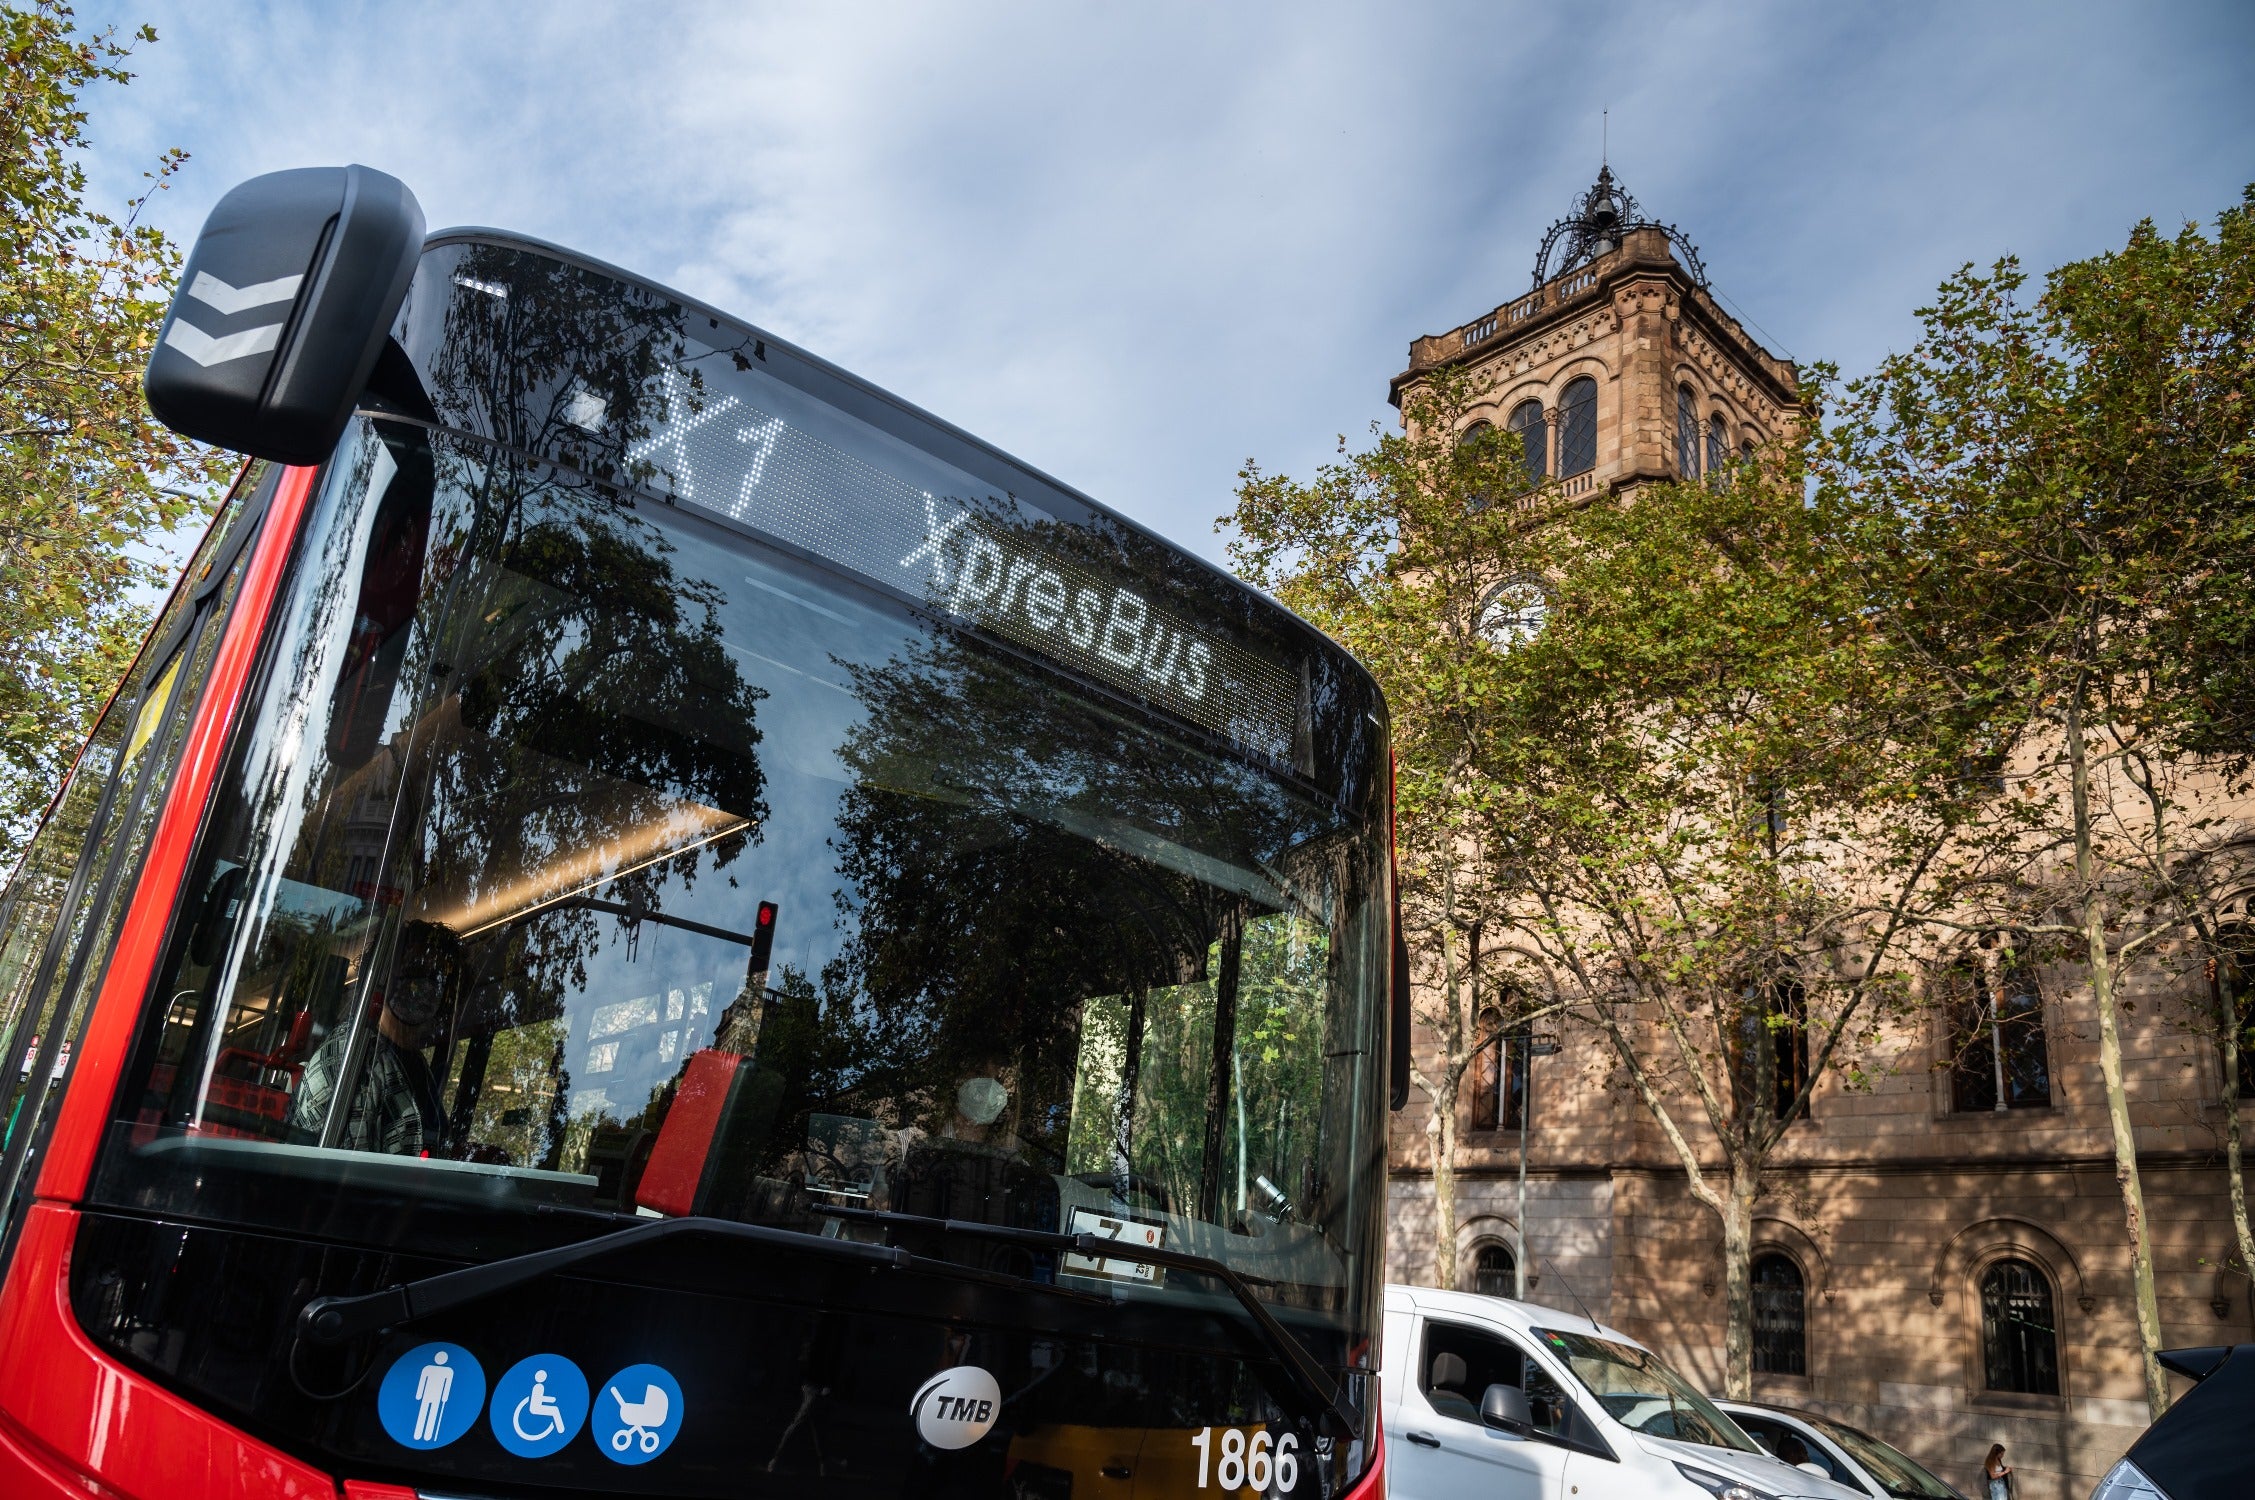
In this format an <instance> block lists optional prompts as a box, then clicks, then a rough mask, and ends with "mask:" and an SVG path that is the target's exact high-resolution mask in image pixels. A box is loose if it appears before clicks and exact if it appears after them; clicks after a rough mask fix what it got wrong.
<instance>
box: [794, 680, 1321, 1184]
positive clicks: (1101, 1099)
mask: <svg viewBox="0 0 2255 1500" xmlns="http://www.w3.org/2000/svg"><path fill="white" fill-rule="evenodd" d="M849 670H850V671H851V672H852V675H853V677H854V680H855V686H856V689H857V691H858V693H859V696H860V698H861V700H862V703H863V705H864V708H865V710H866V715H867V717H866V719H865V720H864V722H863V724H862V726H861V727H860V728H859V729H858V730H856V732H855V733H854V734H853V735H852V736H851V738H850V739H849V740H848V742H847V743H846V745H844V746H843V747H842V748H841V758H842V759H843V761H844V762H845V764H846V765H847V766H848V768H849V769H850V770H851V771H852V772H853V773H854V775H855V777H856V782H855V785H854V787H853V788H852V789H851V790H850V791H848V792H847V793H846V795H845V796H844V797H843V798H842V799H841V801H840V807H839V813H838V831H837V833H836V835H835V836H834V838H833V846H834V848H835V850H836V852H837V861H838V863H837V868H838V871H839V873H840V875H841V876H842V877H843V878H844V880H845V882H846V885H845V886H844V887H843V888H842V889H841V890H840V891H839V893H838V896H837V900H838V905H839V910H840V913H841V917H842V918H843V920H844V923H845V925H846V926H847V928H848V929H849V933H850V935H849V937H848V940H847V942H846V945H845V947H844V949H843V950H842V952H841V953H840V955H839V957H838V958H837V959H836V960H835V961H834V962H833V963H832V964H831V965H830V966H829V968H828V969H827V970H826V971H825V973H824V975H823V981H824V983H823V988H824V991H825V993H826V996H827V997H828V1004H827V1006H826V1008H825V1013H826V1015H828V1016H837V1017H841V1018H851V1022H852V1024H853V1025H855V1026H857V1027H860V1028H863V1029H865V1030H866V1032H867V1035H868V1037H869V1041H870V1049H869V1052H868V1054H867V1059H866V1064H865V1071H864V1072H863V1073H862V1075H861V1076H859V1077H850V1076H840V1077H839V1078H837V1080H836V1092H837V1094H838V1095H840V1096H843V1097H852V1098H857V1099H859V1100H861V1101H862V1102H861V1103H860V1104H859V1105H857V1106H852V1107H850V1108H849V1106H847V1105H844V1104H840V1105H837V1106H834V1107H836V1108H838V1109H839V1110H841V1111H842V1112H852V1113H862V1112H867V1113H873V1114H883V1115H885V1116H886V1117H888V1119H889V1121H890V1123H893V1124H897V1125H898V1126H900V1127H904V1128H909V1129H912V1130H915V1131H917V1132H921V1133H924V1134H928V1135H931V1136H949V1135H952V1136H955V1137H958V1138H968V1139H967V1140H965V1144H966V1145H967V1146H968V1145H986V1146H988V1147H990V1148H995V1149H1000V1148H1002V1147H1004V1146H1006V1147H1007V1149H1008V1150H1009V1151H1010V1152H1011V1153H1012V1154H1014V1155H1015V1156H1016V1157H1017V1158H1019V1159H1020V1160H1022V1161H1023V1162H1026V1163H1028V1164H1030V1165H1034V1166H1037V1167H1038V1168H1039V1169H1040V1170H1041V1171H1042V1172H1044V1173H1048V1174H1064V1175H1065V1176H1067V1177H1069V1178H1072V1179H1076V1180H1078V1181H1080V1182H1082V1183H1084V1184H1086V1185H1088V1186H1089V1188H1090V1189H1091V1194H1090V1197H1091V1200H1092V1201H1096V1202H1102V1201H1105V1200H1106V1199H1109V1198H1120V1199H1125V1200H1127V1201H1129V1202H1132V1203H1135V1204H1138V1205H1141V1206H1142V1207H1144V1208H1147V1209H1150V1210H1152V1211H1155V1212H1159V1213H1171V1214H1175V1215H1179V1216H1183V1217H1188V1218H1197V1219H1203V1220H1205V1221H1207V1222H1209V1223H1222V1222H1234V1221H1236V1220H1237V1219H1238V1218H1239V1217H1240V1215H1241V1213H1242V1211H1243V1210H1244V1209H1245V1208H1247V1207H1248V1206H1250V1207H1253V1208H1256V1209H1262V1210H1266V1211H1267V1212H1268V1213H1269V1216H1270V1217H1271V1219H1274V1218H1275V1217H1276V1216H1277V1214H1278V1212H1279V1205H1278V1202H1277V1200H1278V1199H1294V1198H1304V1197H1306V1196H1307V1195H1308V1194H1309V1190H1310V1189H1312V1188H1314V1187H1315V1186H1317V1174H1316V1173H1315V1172H1314V1170H1313V1162H1314V1158H1315V1151H1316V1145H1317V1139H1318V1132H1317V1128H1316V1127H1317V1122H1316V1121H1315V1120H1314V1119H1313V1118H1311V1117H1310V1116H1312V1114H1313V1112H1314V1110H1315V1102H1316V1101H1317V1100H1319V1099H1320V1098H1321V1096H1322V1087H1321V1077H1320V1074H1321V1048H1322V1035H1323V1031H1324V1026H1325V1008H1326V1005H1327V1002H1328V997H1329V995H1330V993H1331V990H1332V985H1331V975H1330V945H1329V942H1328V923H1329V921H1330V920H1331V919H1332V912H1333V903H1334V902H1335V901H1336V895H1335V891H1336V872H1335V871H1334V870H1333V869H1331V868H1330V865H1331V863H1332V860H1333V858H1334V855H1333V854H1320V853H1318V852H1316V851H1317V849H1318V848H1319V847H1328V848H1331V849H1333V850H1334V851H1335V850H1336V847H1337V846H1335V845H1333V846H1319V845H1313V844H1307V840H1308V836H1309V834H1310V833H1311V832H1312V831H1313V830H1312V823H1313V819H1312V817H1311V815H1309V814H1308V813H1306V812H1304V811H1301V810H1300V809H1298V808H1296V807H1295V806H1294V805H1293V804H1291V803H1289V802H1287V801H1286V800H1284V799H1283V798H1281V797H1280V796H1279V795H1278V793H1277V790H1276V788H1275V786H1274V784H1273V782H1271V781H1270V780H1269V779H1268V778H1267V777H1265V776H1264V775H1262V774H1261V773H1259V772H1257V771H1254V770H1252V769H1251V768H1249V767H1245V766H1242V765H1238V764H1235V763H1232V762H1229V761H1225V760H1221V759H1219V758H1214V757H1208V756H1203V755H1197V754H1194V753H1187V752H1186V751H1185V750H1184V748H1183V747H1182V745H1181V744H1180V743H1179V742H1173V741H1169V740H1166V739H1163V738H1161V737H1160V736H1158V735H1156V734H1154V733H1152V732H1151V731H1150V730H1149V729H1147V728H1145V727H1142V726H1139V725H1137V724H1135V723H1134V722H1133V721H1131V720H1129V719H1128V718H1126V717H1124V716H1117V715H1113V714H1109V713H1106V712H1103V711H1100V710H1098V709H1096V708H1094V707H1091V706H1089V705H1088V704H1086V703H1084V702H1081V701H1079V700H1077V699H1075V698H1072V697H1069V696H1068V695H1066V694H1064V693H1062V692H1060V691H1058V690H1057V689H1055V688H1054V687H1052V686H1050V685H1049V683H1048V681H1047V679H1046V678H1045V677H1043V676H1039V675H1035V674H1031V673H1029V672H1028V671H1027V670H1026V669H1025V668H1024V667H1023V666H1022V665H1020V664H1019V663H1017V662H1015V661H1011V660H1008V659H1006V658H998V657H995V656H990V655H988V654H986V653H985V652H984V651H982V650H980V649H978V648H975V647H972V646H970V645H968V644H967V643H964V642H961V641H960V640H956V639H949V638H941V639H936V640H935V641H934V642H933V643H932V644H931V645H930V646H928V647H927V648H926V649H925V650H924V651H923V652H922V653H920V655H919V656H918V657H917V658H916V659H913V660H909V661H898V662H891V663H886V664H884V665H881V666H875V667H854V668H849ZM1296 844H1302V845H1307V847H1304V848H1302V849H1301V850H1300V851H1299V852H1298V853H1296V854H1294V855H1292V856H1291V857H1290V858H1289V859H1288V860H1287V859H1286V858H1285V851H1287V850H1291V849H1293V848H1294V846H1295V845H1296ZM1280 864H1281V865H1283V866H1287V867H1289V868H1290V869H1291V870H1292V871H1294V872H1296V874H1297V876H1298V879H1299V881H1300V882H1302V883H1304V885H1305V886H1306V889H1305V890H1302V891H1301V892H1300V893H1299V894H1300V902H1299V904H1300V906H1301V907H1302V908H1304V909H1300V910H1286V908H1289V907H1291V906H1293V904H1294V903H1293V901H1292V898H1291V896H1290V895H1288V893H1287V890H1286V885H1287V883H1288V881H1287V877H1286V875H1285V874H1284V873H1283V871H1282V870H1281V869H1279V868H1278V866H1279V865H1280ZM1311 892H1313V893H1315V894H1312V895H1311V894H1310V893H1311ZM980 1078H993V1079H996V1080H998V1081H1000V1082H1002V1083H1003V1084H1004V1085H1005V1086H1006V1087H1007V1088H1008V1090H1009V1098H1008V1103H1007V1106H1006V1112H1005V1113H1004V1115H1003V1116H1002V1117H1001V1118H999V1119H998V1120H996V1121H995V1122H994V1123H993V1124H992V1126H990V1127H987V1128H986V1129H984V1130H975V1129H970V1128H967V1127H966V1121H965V1119H964V1117H963V1114H962V1111H961V1108H960V1100H959V1097H958V1094H959V1090H960V1089H961V1088H962V1086H963V1085H964V1084H965V1082H966V1081H968V1080H976V1079H980ZM1286 1160H1289V1161H1292V1162H1294V1163H1295V1165H1294V1166H1293V1167H1292V1168H1291V1170H1290V1171H1289V1172H1288V1173H1284V1172H1283V1169H1282V1168H1280V1166H1279V1165H1278V1164H1279V1163H1280V1162H1282V1161H1286ZM1279 1173H1282V1174H1283V1175H1287V1176H1289V1177H1290V1178H1291V1179H1292V1180H1290V1181H1288V1182H1286V1183H1284V1184H1281V1185H1280V1186H1279V1189H1278V1191H1277V1193H1276V1194H1275V1195H1274V1197H1272V1198H1263V1197H1262V1196H1261V1194H1260V1193H1259V1192H1258V1191H1257V1189H1255V1188H1253V1187H1252V1185H1251V1183H1252V1178H1253V1177H1255V1176H1257V1175H1261V1174H1279Z"/></svg>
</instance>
